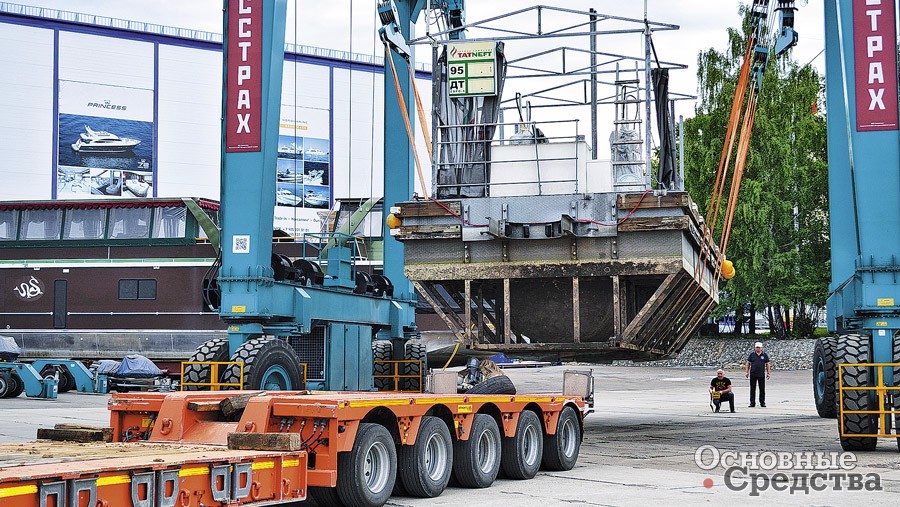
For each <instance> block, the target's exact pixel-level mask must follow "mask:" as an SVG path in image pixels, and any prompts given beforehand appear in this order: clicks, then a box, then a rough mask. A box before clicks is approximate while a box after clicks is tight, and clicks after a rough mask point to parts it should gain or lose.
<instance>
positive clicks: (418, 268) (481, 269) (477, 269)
mask: <svg viewBox="0 0 900 507" xmlns="http://www.w3.org/2000/svg"><path fill="white" fill-rule="evenodd" d="M682 268H683V261H682V259H681V257H658V258H649V259H648V258H644V259H635V260H627V259H611V260H604V261H599V260H577V261H571V260H565V261H553V262H552V263H550V262H548V261H511V262H480V263H468V264H464V263H454V264H438V263H433V264H412V265H407V266H406V267H405V268H404V272H405V273H406V276H407V277H409V278H410V279H411V280H494V279H503V278H557V277H558V278H571V277H573V276H582V277H590V276H613V275H621V276H640V275H667V274H670V273H677V272H678V271H680V270H681V269H682Z"/></svg>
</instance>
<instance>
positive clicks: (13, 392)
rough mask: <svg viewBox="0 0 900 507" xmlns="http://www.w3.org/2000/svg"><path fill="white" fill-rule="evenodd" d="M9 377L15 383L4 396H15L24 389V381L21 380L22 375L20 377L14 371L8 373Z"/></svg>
mask: <svg viewBox="0 0 900 507" xmlns="http://www.w3.org/2000/svg"><path fill="white" fill-rule="evenodd" d="M9 379H10V380H11V381H12V382H14V383H15V386H12V388H11V389H10V390H9V393H7V395H6V397H7V398H16V397H18V396H19V395H20V394H22V393H23V392H24V391H25V381H24V380H22V377H20V376H19V374H18V373H15V372H11V373H10V374H9Z"/></svg>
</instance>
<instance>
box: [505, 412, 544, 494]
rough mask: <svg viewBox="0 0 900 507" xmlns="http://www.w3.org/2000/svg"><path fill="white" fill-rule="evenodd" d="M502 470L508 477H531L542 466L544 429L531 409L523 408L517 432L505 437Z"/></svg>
mask: <svg viewBox="0 0 900 507" xmlns="http://www.w3.org/2000/svg"><path fill="white" fill-rule="evenodd" d="M501 446H502V452H501V455H500V470H501V471H502V472H503V476H504V477H506V478H507V479H531V478H533V477H534V476H535V475H536V474H537V472H538V470H539V469H540V468H541V457H542V456H543V453H544V430H543V429H542V428H541V420H540V418H538V416H537V414H535V413H534V412H533V411H531V410H523V411H522V413H521V414H519V422H518V423H517V424H516V434H515V435H514V436H511V437H503V440H502V442H501Z"/></svg>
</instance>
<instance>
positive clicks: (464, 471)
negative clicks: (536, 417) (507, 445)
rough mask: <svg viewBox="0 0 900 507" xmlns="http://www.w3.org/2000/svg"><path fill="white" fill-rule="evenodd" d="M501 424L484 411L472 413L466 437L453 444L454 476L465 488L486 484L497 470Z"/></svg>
mask: <svg viewBox="0 0 900 507" xmlns="http://www.w3.org/2000/svg"><path fill="white" fill-rule="evenodd" d="M501 448H502V446H501V444H500V428H499V427H498V426H497V421H495V420H494V418H493V417H491V416H489V415H487V414H475V417H474V418H473V421H472V429H471V430H470V432H469V439H468V440H457V441H456V442H455V443H454V444H453V478H454V479H455V480H456V482H457V483H458V484H459V485H460V486H462V487H464V488H487V487H489V486H490V485H491V484H493V483H494V479H496V478H497V473H498V472H499V471H500V455H501V452H502V450H501Z"/></svg>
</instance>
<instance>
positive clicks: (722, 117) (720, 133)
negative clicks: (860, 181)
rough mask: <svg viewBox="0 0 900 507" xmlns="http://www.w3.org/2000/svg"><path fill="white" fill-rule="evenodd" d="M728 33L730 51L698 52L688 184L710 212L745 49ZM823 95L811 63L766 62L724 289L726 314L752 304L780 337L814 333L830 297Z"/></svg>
mask: <svg viewBox="0 0 900 507" xmlns="http://www.w3.org/2000/svg"><path fill="white" fill-rule="evenodd" d="M745 26H747V25H746V23H745ZM728 35H729V45H728V47H727V48H726V50H725V51H723V52H719V51H717V50H715V49H708V50H706V51H703V52H701V53H700V55H699V56H698V59H697V61H698V70H697V77H698V83H699V85H698V86H699V90H698V91H699V99H698V105H697V107H696V111H695V113H696V114H695V116H694V117H693V118H690V119H688V120H686V121H685V150H684V152H685V172H686V175H685V179H686V184H687V188H688V191H689V192H690V193H691V195H692V196H693V197H694V199H695V200H697V201H698V203H699V204H700V205H701V208H703V209H706V208H708V207H709V202H710V196H711V194H712V190H713V184H714V182H715V177H716V171H717V169H718V165H719V158H720V156H721V152H722V145H723V142H724V137H725V129H726V127H727V122H728V119H729V113H730V110H731V101H732V97H733V96H734V91H735V87H736V85H737V81H738V79H737V78H738V72H739V71H740V66H741V63H742V60H743V53H744V49H745V47H746V40H747V39H746V35H745V33H744V32H743V31H740V30H737V29H734V28H729V29H728ZM788 55H789V53H788ZM822 97H823V80H822V77H821V76H820V75H819V74H818V72H817V71H816V70H815V69H814V68H812V67H811V66H809V65H805V66H800V65H798V64H797V62H794V61H792V60H791V59H790V58H789V56H782V57H780V58H779V59H777V60H776V61H770V62H769V67H768V69H767V70H766V73H765V75H764V78H763V83H762V87H761V89H760V96H759V103H758V108H757V112H756V117H755V122H754V129H753V134H752V137H751V141H750V150H749V153H748V155H747V163H746V168H745V172H744V177H743V183H742V186H741V192H740V195H739V197H738V203H737V207H736V210H735V217H734V225H733V229H732V232H731V239H730V241H729V243H728V252H727V255H728V258H729V259H731V260H732V261H733V262H734V263H735V267H736V269H737V276H736V277H735V278H733V279H731V280H729V281H727V282H724V283H723V284H721V285H720V288H721V289H722V290H723V297H722V298H721V302H722V304H721V307H722V310H734V311H735V313H736V320H737V319H738V318H740V317H741V316H742V315H743V313H744V308H745V306H748V304H749V308H750V309H754V308H765V309H766V311H767V315H769V320H770V322H769V325H770V329H772V330H773V333H774V334H776V335H779V336H782V337H784V336H787V335H789V334H791V335H794V336H810V335H812V333H813V331H814V329H815V316H816V315H817V314H818V310H819V308H821V306H822V305H823V304H824V302H825V298H826V296H827V286H828V279H829V275H830V269H829V258H830V256H829V250H828V248H829V245H828V240H829V238H828V171H827V157H826V141H825V140H826V132H825V119H824V116H822V115H820V114H817V113H815V112H814V110H813V107H814V106H813V104H819V105H821V102H822ZM817 109H818V110H819V111H822V110H823V108H822V107H818V108H817ZM728 186H730V182H728V183H727V185H726V189H727V188H728ZM723 206H724V204H723ZM723 214H724V213H723V212H720V216H722V215H723ZM720 227H721V226H720V225H718V226H717V228H716V231H719V230H720ZM715 239H717V240H718V232H717V233H716V235H715ZM753 313H754V311H752V310H751V312H750V315H749V317H750V319H751V320H752V319H753V318H754V315H753ZM791 314H793V317H791ZM735 327H736V329H738V330H739V329H740V325H736V326H735ZM792 330H793V332H792Z"/></svg>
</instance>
